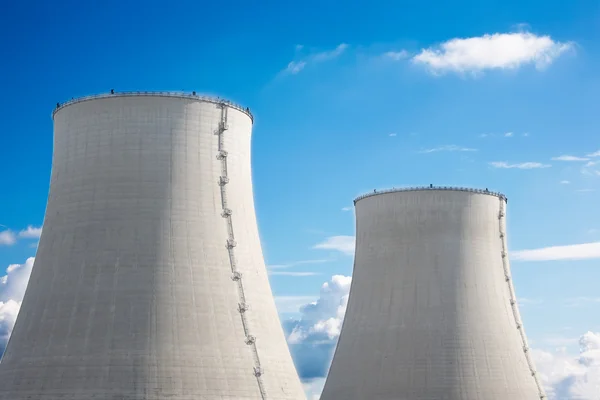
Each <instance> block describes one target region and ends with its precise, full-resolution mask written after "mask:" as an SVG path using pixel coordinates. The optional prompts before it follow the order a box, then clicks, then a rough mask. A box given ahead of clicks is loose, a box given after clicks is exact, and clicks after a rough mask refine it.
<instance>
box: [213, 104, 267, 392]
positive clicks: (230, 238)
mask: <svg viewBox="0 0 600 400" xmlns="http://www.w3.org/2000/svg"><path fill="white" fill-rule="evenodd" d="M219 107H220V108H221V120H220V121H219V127H218V128H217V129H218V130H217V134H218V142H217V143H218V144H217V160H219V161H220V162H221V175H220V176H219V182H218V184H219V188H220V192H221V207H222V212H221V216H222V217H223V218H224V219H225V220H226V222H227V241H226V244H225V246H226V248H227V253H228V255H229V263H230V267H231V279H232V280H233V281H234V282H235V283H236V285H237V289H238V299H239V302H238V312H239V314H240V319H241V322H242V329H243V330H244V336H245V338H246V339H245V343H246V345H248V346H250V348H251V350H252V359H253V362H254V365H253V374H254V376H255V377H256V381H257V383H258V389H259V391H260V395H261V399H263V400H266V399H267V394H266V391H265V385H264V382H263V378H262V376H263V374H264V371H263V368H262V366H261V363H260V357H259V355H258V348H257V347H256V336H253V335H252V334H251V330H250V326H249V322H248V317H247V311H248V310H249V308H250V307H249V304H248V302H247V300H246V292H245V287H244V283H243V277H242V273H241V272H240V271H239V269H238V265H237V260H236V257H235V252H234V248H235V247H236V246H237V243H236V241H235V235H234V229H233V219H232V215H233V210H232V209H231V208H229V204H228V201H227V190H226V187H227V185H228V184H229V175H228V169H227V155H228V153H227V151H226V150H225V137H224V134H225V132H227V131H228V130H229V125H228V120H227V109H228V107H229V104H228V103H220V104H219Z"/></svg>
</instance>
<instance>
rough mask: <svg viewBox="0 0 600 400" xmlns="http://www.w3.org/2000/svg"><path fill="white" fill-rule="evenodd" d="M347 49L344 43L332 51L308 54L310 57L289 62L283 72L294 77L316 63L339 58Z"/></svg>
mask: <svg viewBox="0 0 600 400" xmlns="http://www.w3.org/2000/svg"><path fill="white" fill-rule="evenodd" d="M347 48H348V45H347V44H346V43H342V44H340V45H338V46H337V47H336V48H335V49H333V50H329V51H322V52H318V53H313V54H310V55H308V56H306V57H304V58H303V59H300V60H295V61H292V62H290V63H289V64H288V65H287V67H286V69H285V72H287V73H288V74H292V75H295V74H297V73H299V72H300V71H302V70H303V69H304V68H305V67H307V66H308V65H311V64H318V63H321V62H324V61H328V60H333V59H334V58H337V57H339V56H340V55H342V54H343V53H344V51H346V49H347ZM301 49H302V48H299V49H298V48H296V50H298V51H299V50H301Z"/></svg>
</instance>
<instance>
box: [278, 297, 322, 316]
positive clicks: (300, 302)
mask: <svg viewBox="0 0 600 400" xmlns="http://www.w3.org/2000/svg"><path fill="white" fill-rule="evenodd" d="M314 300H315V296H275V305H276V306H277V311H279V312H280V313H296V312H300V309H301V308H302V306H304V305H306V304H307V303H310V302H312V301H314Z"/></svg>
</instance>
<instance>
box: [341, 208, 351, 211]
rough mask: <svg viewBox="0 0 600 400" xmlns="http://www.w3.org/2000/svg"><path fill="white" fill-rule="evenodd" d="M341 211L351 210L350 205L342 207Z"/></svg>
mask: <svg viewBox="0 0 600 400" xmlns="http://www.w3.org/2000/svg"><path fill="white" fill-rule="evenodd" d="M342 211H352V207H342Z"/></svg>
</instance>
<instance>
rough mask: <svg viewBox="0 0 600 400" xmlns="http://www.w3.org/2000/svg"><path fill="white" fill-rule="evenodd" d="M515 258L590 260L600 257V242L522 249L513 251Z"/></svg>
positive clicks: (513, 257) (526, 259)
mask: <svg viewBox="0 0 600 400" xmlns="http://www.w3.org/2000/svg"><path fill="white" fill-rule="evenodd" d="M511 258H512V259H513V260H519V261H556V260H590V259H596V258H600V242H592V243H582V244H571V245H566V246H550V247H542V248H539V249H531V250H520V251H514V252H512V253H511Z"/></svg>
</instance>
